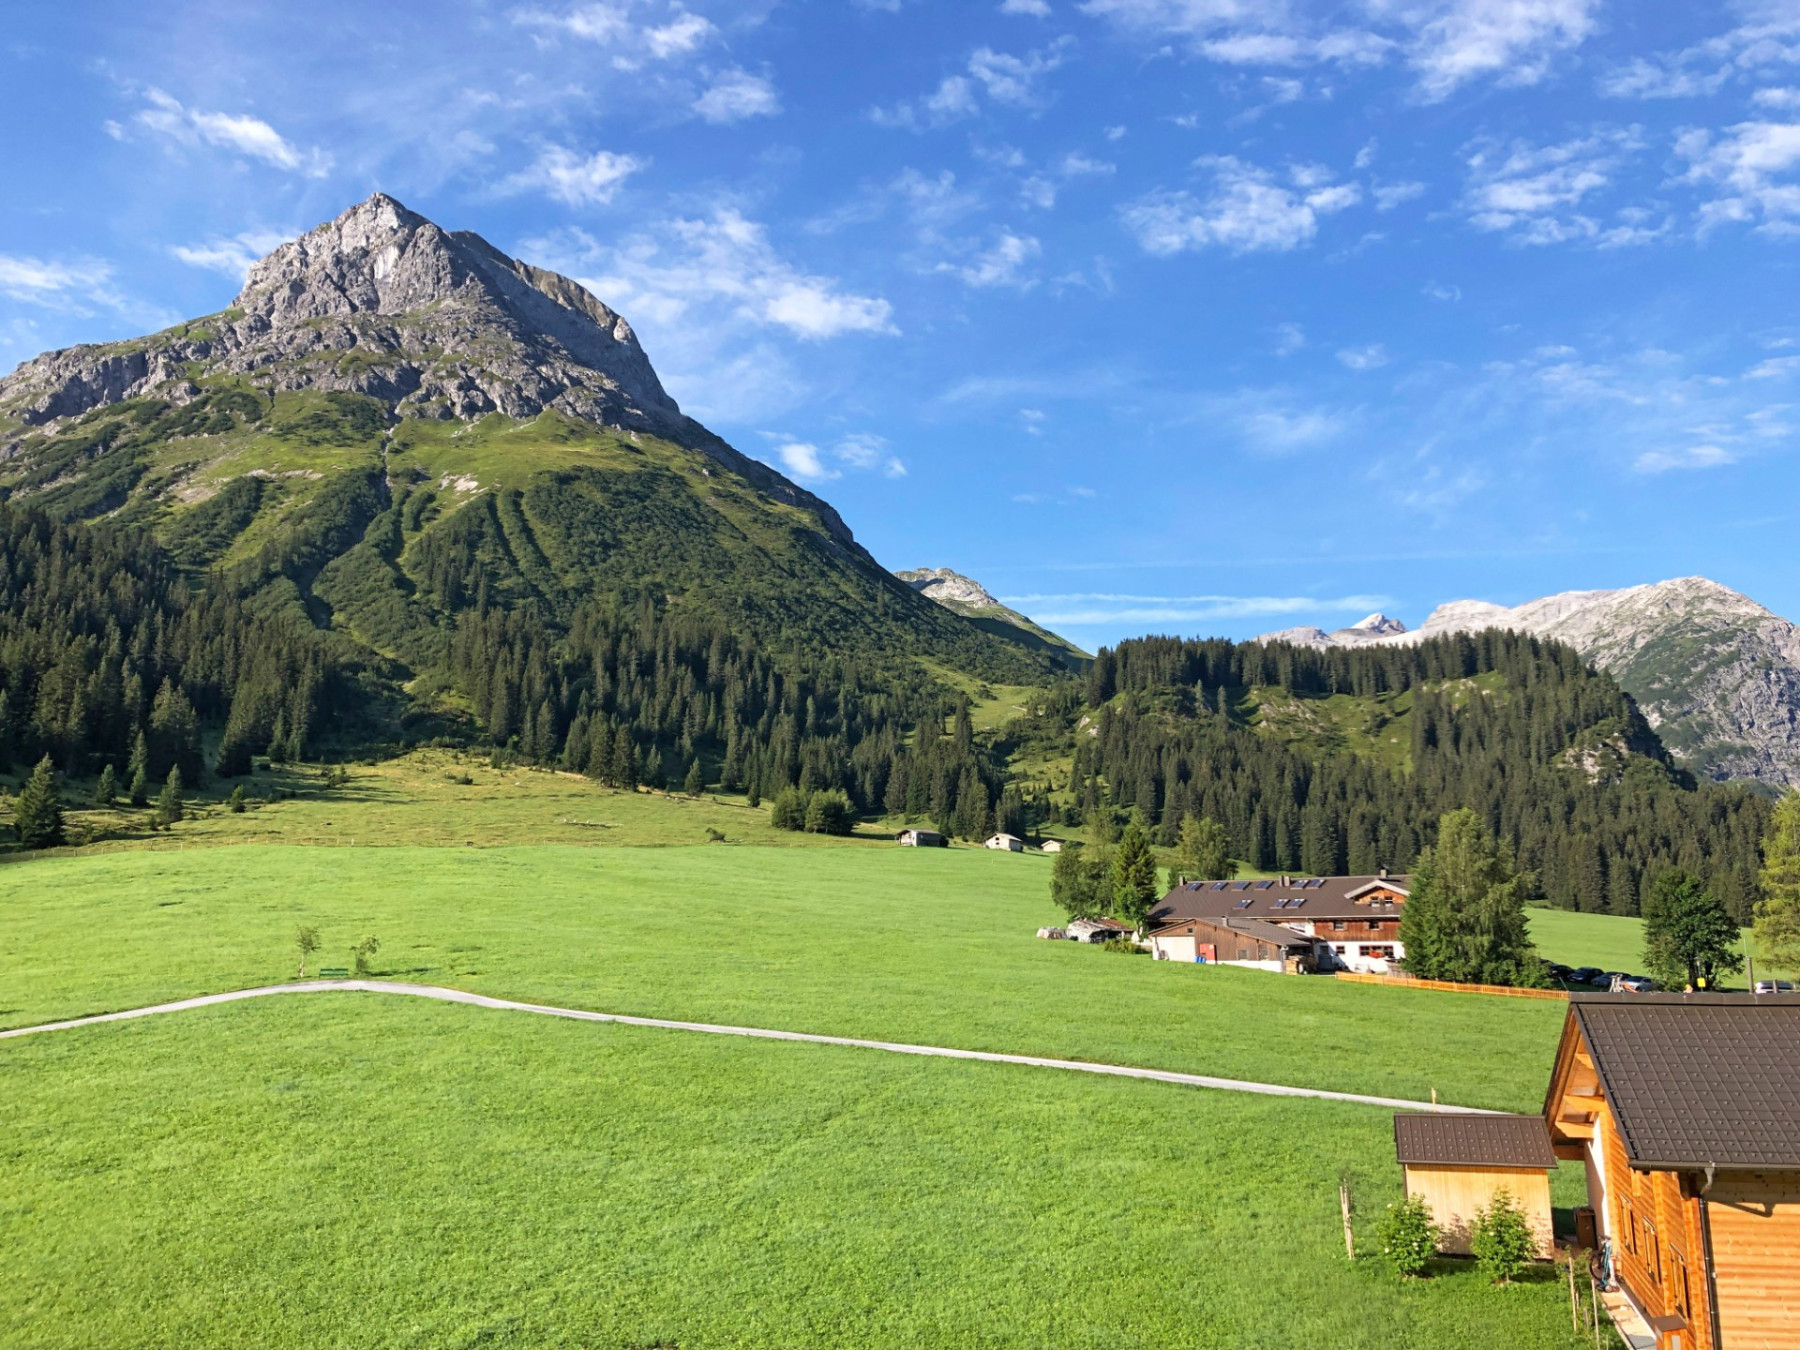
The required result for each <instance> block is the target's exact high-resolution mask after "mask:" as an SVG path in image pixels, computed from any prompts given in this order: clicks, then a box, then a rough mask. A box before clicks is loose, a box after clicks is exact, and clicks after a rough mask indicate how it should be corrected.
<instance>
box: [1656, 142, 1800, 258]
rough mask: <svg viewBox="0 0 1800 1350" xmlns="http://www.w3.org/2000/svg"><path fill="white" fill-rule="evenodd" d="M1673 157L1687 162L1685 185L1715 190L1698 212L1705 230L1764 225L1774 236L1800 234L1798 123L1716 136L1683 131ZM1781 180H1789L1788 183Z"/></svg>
mask: <svg viewBox="0 0 1800 1350" xmlns="http://www.w3.org/2000/svg"><path fill="white" fill-rule="evenodd" d="M1675 152H1676V153H1677V154H1678V155H1680V156H1681V157H1682V158H1684V159H1685V160H1687V161H1688V167H1687V171H1686V172H1685V173H1684V174H1683V175H1682V181H1684V182H1687V183H1692V184H1695V185H1698V186H1702V187H1712V188H1714V189H1715V190H1716V195H1715V196H1713V197H1712V198H1711V199H1710V200H1708V201H1707V202H1705V203H1704V204H1703V205H1702V206H1701V208H1700V227H1701V231H1702V232H1703V233H1704V232H1705V231H1708V230H1711V229H1713V228H1714V227H1716V226H1718V225H1721V224H1724V223H1726V222H1742V223H1749V222H1751V221H1758V220H1760V224H1759V226H1758V228H1759V229H1762V230H1764V231H1767V232H1769V233H1773V234H1791V233H1795V232H1800V183H1796V181H1795V180H1794V178H1793V177H1792V176H1791V175H1792V173H1793V171H1794V170H1795V169H1796V168H1797V167H1800V123H1791V122H1740V123H1738V124H1737V125H1736V126H1734V127H1730V128H1728V129H1727V130H1725V131H1722V132H1719V133H1717V134H1716V135H1715V134H1714V133H1712V132H1708V131H1689V132H1684V133H1683V134H1682V135H1680V136H1679V137H1677V138H1676V141H1675ZM1783 175H1789V176H1788V177H1786V178H1785V179H1784V178H1783V177H1782V176H1783Z"/></svg>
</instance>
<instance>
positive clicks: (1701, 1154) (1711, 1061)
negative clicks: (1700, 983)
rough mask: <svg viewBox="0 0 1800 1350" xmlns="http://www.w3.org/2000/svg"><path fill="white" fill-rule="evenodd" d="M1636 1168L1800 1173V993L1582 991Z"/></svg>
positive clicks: (1587, 1033) (1589, 1038)
mask: <svg viewBox="0 0 1800 1350" xmlns="http://www.w3.org/2000/svg"><path fill="white" fill-rule="evenodd" d="M1569 1002H1570V1006H1569V1013H1570V1016H1572V1017H1574V1018H1575V1020H1576V1022H1577V1024H1578V1025H1579V1026H1580V1028H1581V1034H1582V1038H1583V1039H1584V1040H1585V1041H1586V1042H1587V1045H1588V1049H1589V1051H1590V1052H1591V1053H1592V1054H1593V1057H1594V1067H1595V1069H1596V1070H1597V1071H1598V1072H1599V1075H1600V1085H1601V1090H1602V1091H1603V1092H1604V1093H1605V1094H1606V1100H1607V1101H1608V1102H1609V1103H1610V1104H1611V1106H1612V1109H1613V1116H1614V1118H1615V1119H1616V1120H1617V1122H1618V1125H1619V1132H1620V1134H1621V1135H1622V1136H1623V1137H1624V1141H1625V1152H1626V1155H1627V1156H1628V1157H1629V1158H1630V1160H1631V1162H1632V1164H1633V1165H1634V1166H1638V1167H1655V1168H1665V1169H1667V1168H1704V1167H1706V1166H1707V1165H1708V1164H1713V1165H1716V1166H1719V1167H1741V1168H1768V1169H1774V1168H1795V1169H1800V995H1794V994H1778V995H1772V996H1765V997H1759V998H1751V997H1750V996H1749V995H1748V994H1660V995H1659V994H1640V995H1637V996H1635V997H1631V998H1626V997H1624V996H1622V995H1601V994H1593V995H1581V994H1576V995H1572V996H1571V998H1570V1001H1569Z"/></svg>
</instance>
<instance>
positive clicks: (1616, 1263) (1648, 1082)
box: [1544, 994, 1800, 1350]
mask: <svg viewBox="0 0 1800 1350" xmlns="http://www.w3.org/2000/svg"><path fill="white" fill-rule="evenodd" d="M1544 1114H1545V1118H1546V1119H1547V1121H1548V1123H1549V1126H1550V1135H1551V1140H1552V1143H1553V1145H1554V1147H1555V1149H1556V1152H1557V1153H1558V1155H1559V1156H1562V1157H1566V1158H1573V1159H1580V1160H1581V1161H1582V1162H1584V1163H1585V1164H1586V1165H1587V1185H1588V1201H1589V1203H1590V1204H1591V1205H1592V1206H1593V1207H1594V1211H1595V1216H1596V1221H1597V1223H1598V1225H1599V1229H1600V1235H1601V1238H1602V1244H1603V1246H1604V1247H1605V1249H1606V1251H1607V1254H1608V1256H1609V1257H1610V1264H1611V1269H1612V1272H1613V1276H1614V1278H1615V1280H1616V1281H1617V1283H1618V1285H1619V1287H1620V1288H1621V1289H1622V1290H1623V1291H1624V1292H1625V1294H1626V1295H1627V1297H1628V1298H1629V1299H1630V1300H1631V1302H1632V1303H1633V1304H1635V1305H1636V1306H1637V1309H1638V1311H1639V1312H1641V1313H1642V1314H1643V1316H1644V1319H1645V1321H1646V1322H1648V1323H1649V1324H1650V1326H1651V1327H1652V1328H1653V1329H1654V1330H1655V1332H1656V1336H1657V1346H1658V1350H1777V1347H1791V1346H1794V1345H1797V1344H1800V996H1797V995H1793V994H1776V995H1771V996H1752V995H1749V994H1637V995H1630V996H1625V995H1616V994H1585V995H1584V994H1576V995H1573V996H1571V998H1570V1000H1569V1013H1568V1017H1567V1019H1566V1020H1565V1022H1564V1023H1563V1036H1562V1043H1561V1045H1560V1046H1559V1047H1558V1048H1557V1053H1556V1067H1555V1069H1554V1070H1553V1071H1552V1074H1551V1079H1550V1091H1549V1093H1548V1095H1547V1097H1546V1099H1545V1103H1544Z"/></svg>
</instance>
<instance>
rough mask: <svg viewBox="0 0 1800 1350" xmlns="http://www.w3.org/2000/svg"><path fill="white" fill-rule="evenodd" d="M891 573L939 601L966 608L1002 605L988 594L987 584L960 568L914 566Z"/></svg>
mask: <svg viewBox="0 0 1800 1350" xmlns="http://www.w3.org/2000/svg"><path fill="white" fill-rule="evenodd" d="M894 575H895V576H897V577H899V578H900V580H902V581H904V582H905V583H906V584H907V585H908V586H911V587H912V588H913V589H914V590H915V591H918V592H919V593H920V594H921V595H923V596H925V597H926V598H927V599H929V600H935V601H937V602H938V603H939V604H940V605H950V606H953V607H955V606H960V607H964V608H968V609H999V608H1002V606H1001V604H1000V602H999V601H998V600H996V599H994V597H993V596H992V595H990V594H988V591H987V588H986V587H985V586H983V585H982V584H981V583H980V582H979V581H976V580H975V579H974V578H973V577H965V576H964V575H963V574H962V573H961V572H953V571H951V570H950V569H949V568H948V567H915V568H913V569H912V570H911V571H909V572H896V573H894Z"/></svg>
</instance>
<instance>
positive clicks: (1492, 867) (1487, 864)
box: [1400, 809, 1544, 985]
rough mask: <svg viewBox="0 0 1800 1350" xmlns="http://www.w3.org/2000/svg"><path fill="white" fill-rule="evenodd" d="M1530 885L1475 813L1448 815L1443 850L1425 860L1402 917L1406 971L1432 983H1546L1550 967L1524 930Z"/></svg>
mask: <svg viewBox="0 0 1800 1350" xmlns="http://www.w3.org/2000/svg"><path fill="white" fill-rule="evenodd" d="M1529 882H1530V879H1529V878H1528V877H1522V876H1520V875H1519V874H1518V873H1517V872H1515V871H1514V869H1513V867H1512V864H1511V862H1510V861H1509V860H1508V859H1507V858H1506V857H1505V856H1504V855H1503V854H1502V853H1501V851H1500V849H1499V847H1498V846H1497V845H1496V844H1495V843H1494V841H1493V839H1492V838H1490V837H1489V835H1488V833H1487V831H1486V830H1485V829H1484V828H1483V827H1482V824H1481V821H1480V819H1479V817H1477V816H1476V814H1475V813H1474V812H1473V811H1470V810H1467V809H1463V810H1457V811H1452V812H1450V813H1449V814H1447V815H1445V816H1444V817H1443V819H1442V820H1441V821H1439V823H1438V838H1437V842H1436V843H1435V844H1433V845H1432V846H1431V847H1430V848H1427V849H1425V850H1424V851H1423V852H1422V853H1421V854H1420V855H1419V862H1418V866H1417V867H1416V868H1414V869H1413V877H1412V888H1411V897H1410V898H1409V899H1408V900H1407V902H1406V907H1405V908H1404V909H1403V910H1402V911H1401V916H1400V940H1401V942H1402V943H1404V944H1405V947H1406V969H1407V970H1408V971H1409V972H1410V973H1411V974H1413V975H1417V976H1419V977H1420V978H1421V979H1427V980H1455V981H1459V982H1464V983H1476V984H1512V985H1537V984H1541V983H1543V980H1544V975H1543V963H1542V962H1541V961H1540V960H1539V959H1538V955H1537V951H1536V949H1535V948H1533V947H1532V945H1531V937H1530V933H1529V931H1528V929H1527V927H1526V922H1525V897H1526V894H1527V893H1528V891H1529Z"/></svg>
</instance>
